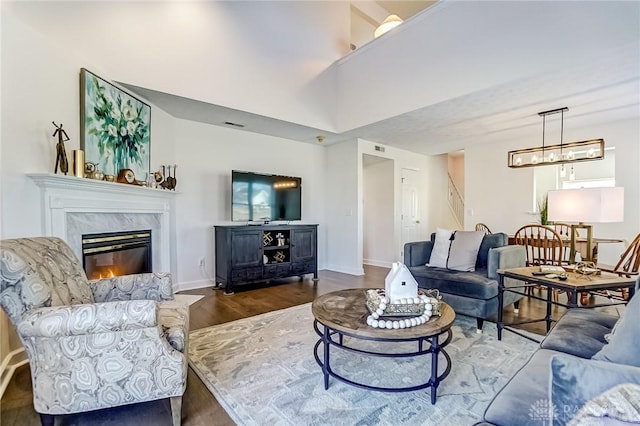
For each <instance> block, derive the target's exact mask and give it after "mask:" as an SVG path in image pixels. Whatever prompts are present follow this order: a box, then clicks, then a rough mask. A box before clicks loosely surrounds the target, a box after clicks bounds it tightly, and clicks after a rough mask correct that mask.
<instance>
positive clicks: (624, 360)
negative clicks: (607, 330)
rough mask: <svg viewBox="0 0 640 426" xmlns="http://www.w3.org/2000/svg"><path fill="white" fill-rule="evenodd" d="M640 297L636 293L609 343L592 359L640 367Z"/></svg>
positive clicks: (617, 323) (618, 322)
mask: <svg viewBox="0 0 640 426" xmlns="http://www.w3.org/2000/svg"><path fill="white" fill-rule="evenodd" d="M638 354H640V296H639V295H638V293H636V294H635V295H634V296H633V297H632V298H631V300H630V301H629V303H627V307H626V308H625V310H624V313H623V314H622V316H621V317H620V319H619V320H618V321H617V322H616V325H615V332H614V333H612V334H611V336H609V343H607V344H606V345H604V346H603V347H602V349H600V351H598V352H596V353H595V355H593V356H592V357H591V358H592V359H597V360H600V361H610V362H615V363H618V364H627V365H633V366H635V367H640V356H638Z"/></svg>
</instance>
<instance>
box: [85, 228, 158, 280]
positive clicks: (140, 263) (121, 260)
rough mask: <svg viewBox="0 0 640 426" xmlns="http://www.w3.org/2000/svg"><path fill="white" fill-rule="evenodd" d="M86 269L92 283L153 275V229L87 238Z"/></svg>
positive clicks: (103, 234)
mask: <svg viewBox="0 0 640 426" xmlns="http://www.w3.org/2000/svg"><path fill="white" fill-rule="evenodd" d="M82 266H83V267H84V270H85V272H86V274H87V278H89V279H90V280H94V279H100V278H108V277H117V276H121V275H129V274H140V273H144V272H151V270H152V269H151V230H150V229H147V230H141V231H126V232H110V233H102V234H85V235H83V236H82Z"/></svg>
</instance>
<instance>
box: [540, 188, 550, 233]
mask: <svg viewBox="0 0 640 426" xmlns="http://www.w3.org/2000/svg"><path fill="white" fill-rule="evenodd" d="M548 211H549V198H548V197H547V195H546V194H545V196H544V197H543V198H542V199H541V200H538V212H539V214H540V225H548V224H549V220H548V219H547V214H548Z"/></svg>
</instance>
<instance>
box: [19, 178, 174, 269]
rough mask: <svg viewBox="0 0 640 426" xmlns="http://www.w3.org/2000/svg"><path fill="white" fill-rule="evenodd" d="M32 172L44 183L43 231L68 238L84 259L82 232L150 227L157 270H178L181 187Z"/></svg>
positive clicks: (42, 190)
mask: <svg viewBox="0 0 640 426" xmlns="http://www.w3.org/2000/svg"><path fill="white" fill-rule="evenodd" d="M28 176H29V177H30V178H31V179H33V180H34V181H35V183H36V184H37V185H38V186H39V187H40V194H41V206H42V213H41V217H42V229H43V232H44V235H51V236H56V237H60V238H62V239H64V240H65V241H66V242H67V243H68V244H69V245H70V246H71V248H72V249H73V251H74V252H75V254H76V256H78V259H82V235H83V234H90V233H102V232H118V231H134V230H141V229H151V238H152V241H151V244H152V267H153V271H154V272H167V271H169V272H172V273H173V274H174V275H175V272H176V271H175V265H176V254H175V249H174V248H175V217H174V210H175V208H174V198H175V196H176V192H174V191H167V190H162V189H151V188H144V187H141V186H135V185H126V184H121V183H116V182H105V181H97V180H92V179H84V178H78V177H74V176H65V175H57V174H51V173H32V174H28Z"/></svg>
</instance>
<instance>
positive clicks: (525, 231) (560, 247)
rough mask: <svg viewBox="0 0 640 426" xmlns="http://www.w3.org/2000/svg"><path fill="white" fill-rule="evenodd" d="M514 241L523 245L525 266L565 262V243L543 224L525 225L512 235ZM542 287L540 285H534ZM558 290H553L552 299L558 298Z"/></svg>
mask: <svg viewBox="0 0 640 426" xmlns="http://www.w3.org/2000/svg"><path fill="white" fill-rule="evenodd" d="M513 240H514V243H515V244H518V245H522V246H524V247H525V252H526V257H527V259H526V264H527V266H541V265H551V266H564V265H566V264H567V262H566V260H565V257H564V253H565V250H564V249H565V245H564V243H563V241H562V238H561V237H560V235H559V234H558V233H557V232H556V231H555V230H554V229H552V228H551V227H549V226H545V225H525V226H523V227H521V228H520V229H518V230H517V231H516V233H515V235H514V239H513ZM535 288H537V289H543V288H544V287H542V286H536V287H535ZM558 295H559V291H558V290H553V295H552V297H553V300H554V301H557V300H558Z"/></svg>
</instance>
